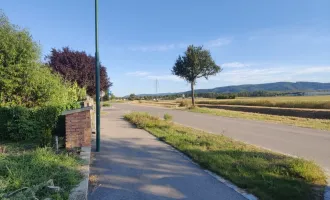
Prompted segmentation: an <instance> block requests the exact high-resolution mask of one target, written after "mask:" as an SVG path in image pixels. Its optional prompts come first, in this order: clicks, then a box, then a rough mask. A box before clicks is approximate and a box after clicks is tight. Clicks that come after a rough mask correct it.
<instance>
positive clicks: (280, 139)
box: [114, 103, 330, 170]
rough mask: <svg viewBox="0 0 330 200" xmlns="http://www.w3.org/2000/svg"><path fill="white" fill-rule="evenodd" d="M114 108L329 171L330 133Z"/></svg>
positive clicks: (163, 110)
mask: <svg viewBox="0 0 330 200" xmlns="http://www.w3.org/2000/svg"><path fill="white" fill-rule="evenodd" d="M114 107H115V108H117V109H121V110H124V111H143V112H148V113H150V114H152V115H158V116H160V117H163V115H164V114H165V113H168V114H170V115H172V116H173V121H174V122H177V123H180V124H183V125H187V126H191V127H194V128H198V129H202V130H205V131H208V132H211V133H214V134H223V135H226V136H229V137H231V138H234V139H237V140H240V141H243V142H247V143H250V144H254V145H257V146H261V147H264V148H267V149H271V150H274V151H278V152H282V153H286V154H290V155H294V156H299V157H303V158H306V159H309V160H314V161H315V162H316V163H318V164H320V165H321V166H323V167H324V168H325V169H327V170H329V169H330V132H328V131H320V130H315V129H309V128H300V127H294V126H288V125H282V124H275V123H270V122H262V121H253V120H246V119H238V118H227V117H220V116H212V115H208V114H200V113H193V112H187V111H180V110H173V109H168V108H161V107H153V106H145V105H140V104H139V105H134V104H124V103H122V104H119V103H118V104H114Z"/></svg>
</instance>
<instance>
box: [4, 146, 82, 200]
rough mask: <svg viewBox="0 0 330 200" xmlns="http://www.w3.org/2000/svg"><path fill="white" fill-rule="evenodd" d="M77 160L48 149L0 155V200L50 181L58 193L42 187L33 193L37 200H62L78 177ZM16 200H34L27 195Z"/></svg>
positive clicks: (66, 196) (77, 181)
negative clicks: (4, 196)
mask: <svg viewBox="0 0 330 200" xmlns="http://www.w3.org/2000/svg"><path fill="white" fill-rule="evenodd" d="M79 165H80V160H78V159H77V158H75V157H71V156H67V155H65V154H55V153H54V152H53V151H52V150H51V149H49V148H38V149H36V150H30V151H24V152H13V153H11V152H9V153H8V154H2V155H1V154H0V199H3V198H2V197H3V195H4V194H6V193H9V192H12V191H15V190H17V189H20V188H22V187H29V188H35V187H36V186H38V185H40V184H42V183H44V182H46V181H48V180H50V179H53V181H54V185H56V186H59V187H60V188H61V191H60V192H59V193H56V194H54V193H51V192H50V191H49V190H47V189H46V188H45V187H42V188H39V190H38V191H37V192H36V197H37V198H38V199H45V198H46V197H50V198H51V199H57V200H65V199H68V196H69V193H70V191H71V189H72V188H73V187H74V186H75V185H76V184H78V183H79V181H80V180H81V179H82V175H81V174H80V172H79V170H78V166H79ZM19 199H34V198H32V196H31V193H28V194H25V195H23V196H22V197H21V198H19Z"/></svg>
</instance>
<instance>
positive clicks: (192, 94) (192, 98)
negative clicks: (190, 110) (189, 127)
mask: <svg viewBox="0 0 330 200" xmlns="http://www.w3.org/2000/svg"><path fill="white" fill-rule="evenodd" d="M191 103H192V106H193V107H195V91H194V82H191Z"/></svg>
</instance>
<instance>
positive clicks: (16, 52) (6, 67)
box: [0, 12, 84, 107]
mask: <svg viewBox="0 0 330 200" xmlns="http://www.w3.org/2000/svg"><path fill="white" fill-rule="evenodd" d="M39 58H40V48H39V45H38V44H37V43H35V42H34V41H33V39H32V37H31V35H30V33H29V32H28V31H27V30H24V29H21V28H19V27H18V26H15V25H12V24H10V22H9V21H8V18H7V17H6V16H5V15H4V14H3V13H2V12H1V13H0V77H1V78H0V106H26V107H35V106H44V105H55V104H56V105H66V104H68V103H72V102H75V101H77V100H78V99H79V98H81V97H82V96H84V90H83V89H81V88H79V87H78V86H77V85H75V84H73V85H72V84H71V83H67V82H64V81H63V79H62V77H60V76H59V75H57V74H54V73H52V71H51V70H50V68H49V67H46V66H44V65H43V64H41V63H40V60H39Z"/></svg>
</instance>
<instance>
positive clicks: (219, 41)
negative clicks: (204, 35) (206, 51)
mask: <svg viewBox="0 0 330 200" xmlns="http://www.w3.org/2000/svg"><path fill="white" fill-rule="evenodd" d="M230 43H231V40H230V39H229V38H218V39H216V40H211V41H208V42H206V43H205V44H204V46H205V47H207V48H212V47H220V46H224V45H228V44H230Z"/></svg>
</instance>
